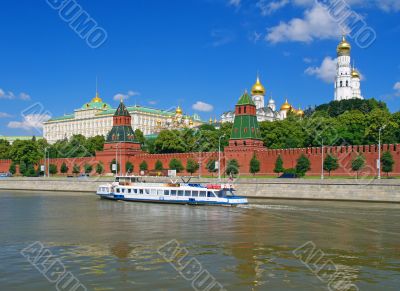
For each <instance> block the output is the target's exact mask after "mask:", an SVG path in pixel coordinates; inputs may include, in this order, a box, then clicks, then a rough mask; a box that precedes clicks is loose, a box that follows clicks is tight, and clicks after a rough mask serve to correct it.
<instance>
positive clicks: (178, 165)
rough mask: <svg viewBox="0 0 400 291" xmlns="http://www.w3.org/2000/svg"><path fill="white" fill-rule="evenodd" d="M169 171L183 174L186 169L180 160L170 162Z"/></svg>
mask: <svg viewBox="0 0 400 291" xmlns="http://www.w3.org/2000/svg"><path fill="white" fill-rule="evenodd" d="M169 169H170V170H176V172H177V173H180V172H182V171H183V170H184V169H185V168H184V167H183V165H182V162H181V160H178V159H172V160H171V161H170V162H169Z"/></svg>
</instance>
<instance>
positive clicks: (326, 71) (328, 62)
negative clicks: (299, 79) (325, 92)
mask: <svg viewBox="0 0 400 291" xmlns="http://www.w3.org/2000/svg"><path fill="white" fill-rule="evenodd" d="M305 73H306V74H308V75H311V76H316V77H317V78H318V79H321V80H323V81H324V82H326V83H333V82H334V80H335V76H336V60H335V59H332V58H331V57H326V58H325V59H324V60H323V61H322V64H321V66H319V67H308V68H307V69H306V70H305Z"/></svg>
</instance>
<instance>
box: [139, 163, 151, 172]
mask: <svg viewBox="0 0 400 291" xmlns="http://www.w3.org/2000/svg"><path fill="white" fill-rule="evenodd" d="M139 168H140V170H141V171H147V170H148V169H149V166H148V164H147V162H146V161H143V162H141V163H140V165H139Z"/></svg>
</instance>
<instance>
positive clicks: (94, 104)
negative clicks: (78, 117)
mask: <svg viewBox="0 0 400 291" xmlns="http://www.w3.org/2000/svg"><path fill="white" fill-rule="evenodd" d="M110 108H111V106H110V105H109V104H107V103H104V102H103V100H102V99H101V98H100V97H99V93H96V96H95V97H94V98H93V99H92V101H90V102H89V103H85V104H84V105H83V106H82V109H99V110H100V109H101V110H108V109H110Z"/></svg>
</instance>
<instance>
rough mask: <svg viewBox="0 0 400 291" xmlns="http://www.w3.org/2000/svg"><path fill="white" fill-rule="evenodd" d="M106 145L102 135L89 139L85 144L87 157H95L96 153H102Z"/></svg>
mask: <svg viewBox="0 0 400 291" xmlns="http://www.w3.org/2000/svg"><path fill="white" fill-rule="evenodd" d="M104 143H105V138H104V136H102V135H97V136H93V137H89V138H88V139H87V140H86V142H85V144H84V146H85V147H86V149H87V151H88V153H87V154H86V156H94V155H95V154H96V151H102V150H103V149H104Z"/></svg>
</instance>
